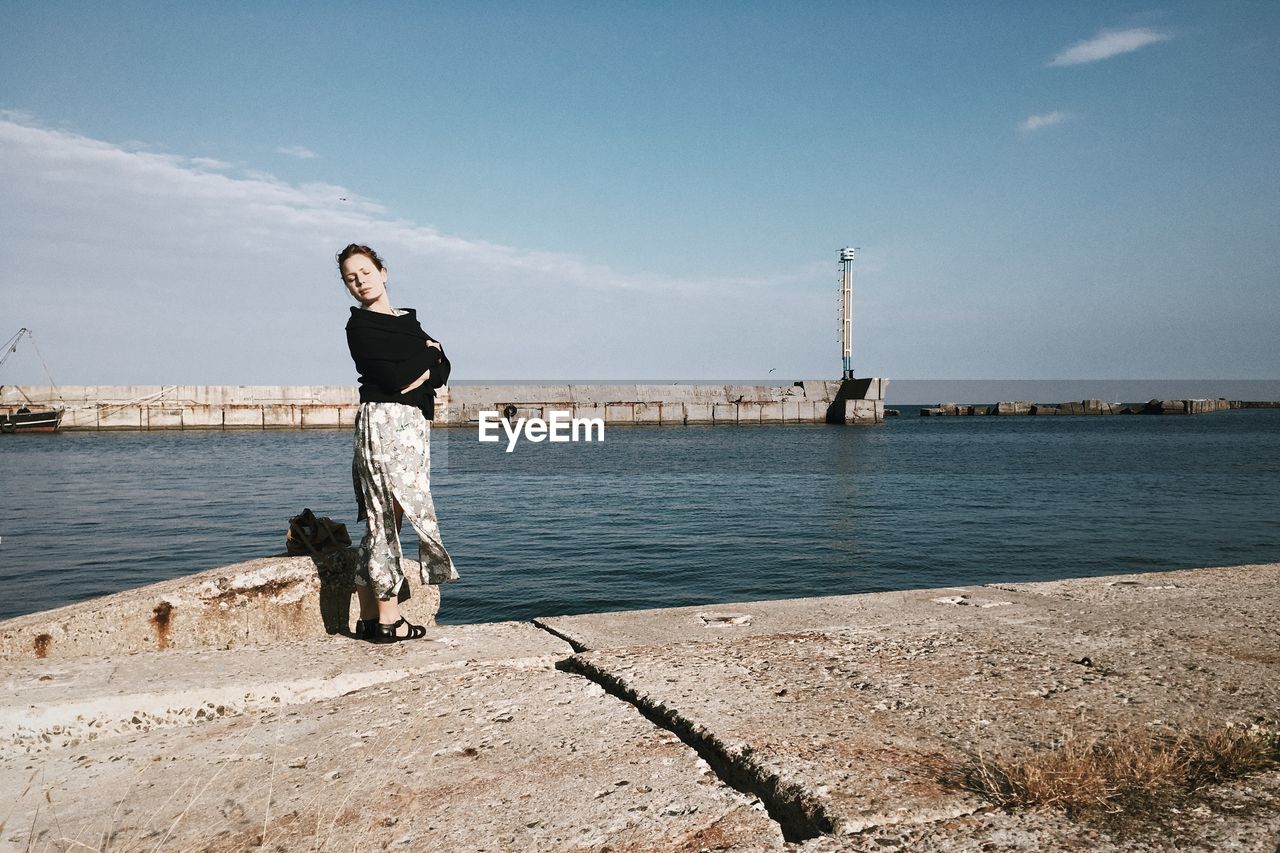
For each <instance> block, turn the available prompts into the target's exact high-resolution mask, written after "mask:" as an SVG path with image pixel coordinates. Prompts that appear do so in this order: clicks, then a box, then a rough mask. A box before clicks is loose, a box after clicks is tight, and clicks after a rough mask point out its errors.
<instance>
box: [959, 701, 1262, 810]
mask: <svg viewBox="0 0 1280 853" xmlns="http://www.w3.org/2000/svg"><path fill="white" fill-rule="evenodd" d="M1276 767H1280V736H1278V735H1277V733H1275V732H1270V731H1267V730H1264V729H1261V728H1258V727H1253V728H1250V729H1244V728H1239V727H1234V728H1232V727H1226V726H1223V725H1221V724H1211V723H1206V722H1198V723H1194V724H1190V725H1187V726H1184V727H1181V728H1178V729H1166V730H1163V731H1151V730H1147V729H1132V730H1128V731H1123V732H1120V733H1118V734H1114V735H1111V736H1108V737H1102V738H1088V739H1084V738H1072V737H1068V738H1066V739H1065V740H1064V741H1063V742H1062V743H1061V745H1059V746H1057V747H1056V748H1054V749H1051V750H1048V751H1046V752H1039V753H1034V754H1032V755H1030V756H1022V757H1010V758H1007V757H999V756H997V757H993V756H988V755H981V754H979V755H976V756H973V757H972V758H971V760H970V761H969V763H968V764H966V765H964V766H962V767H959V768H956V769H955V770H954V771H953V772H952V773H950V774H948V775H947V778H946V780H945V781H947V782H950V783H951V784H958V785H960V786H962V787H964V788H967V789H969V790H971V791H974V792H976V793H978V794H980V795H982V796H983V797H985V798H987V799H988V800H990V801H991V802H993V803H995V804H997V805H1000V806H1004V807H1007V808H1017V807H1021V808H1029V807H1040V806H1048V807H1053V808H1059V809H1063V810H1065V811H1068V812H1080V811H1088V810H1101V811H1104V812H1120V811H1128V812H1140V811H1143V810H1144V809H1143V807H1144V806H1147V807H1150V806H1152V805H1155V804H1157V803H1158V802H1160V801H1161V800H1162V799H1164V798H1167V797H1169V796H1184V795H1186V794H1187V793H1190V792H1193V791H1195V790H1196V789H1197V788H1200V787H1202V786H1204V785H1208V784H1212V783H1214V782H1222V781H1226V780H1229V779H1234V778H1237V777H1240V776H1244V775H1246V774H1249V773H1253V772H1257V771H1260V770H1267V769H1272V768H1276Z"/></svg>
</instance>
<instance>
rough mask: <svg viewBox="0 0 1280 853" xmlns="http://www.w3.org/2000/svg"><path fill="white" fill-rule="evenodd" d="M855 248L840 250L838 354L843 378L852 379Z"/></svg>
mask: <svg viewBox="0 0 1280 853" xmlns="http://www.w3.org/2000/svg"><path fill="white" fill-rule="evenodd" d="M857 252H858V250H857V249H856V248H844V249H841V250H840V356H841V361H842V364H843V367H844V375H843V378H845V379H853V261H854V258H855V257H856V256H857Z"/></svg>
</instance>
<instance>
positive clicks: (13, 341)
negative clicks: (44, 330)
mask: <svg viewBox="0 0 1280 853" xmlns="http://www.w3.org/2000/svg"><path fill="white" fill-rule="evenodd" d="M24 335H25V336H26V337H28V338H31V344H32V346H35V342H36V341H35V338H33V337H31V330H30V329H27V328H22V329H19V330H18V332H17V334H15V335H14V336H13V337H12V338H10V339H9V341H8V342H7V343H6V344H5V345H4V348H5V350H6V352H5V354H4V358H0V367H3V366H4V363H5V362H6V361H8V360H9V356H11V355H13V354H14V353H15V352H17V351H18V341H20V340H22V337H23V336H24ZM39 351H40V350H39V347H36V352H37V354H39ZM40 363H41V364H44V357H43V356H41V357H40ZM48 373H49V369H48V367H45V374H46V375H48ZM49 386H50V387H52V388H55V390H56V386H55V385H54V384H53V379H52V377H50V379H49ZM14 387H15V388H17V389H18V393H19V394H21V395H22V397H23V399H25V400H26V403H23V404H21V405H19V406H17V407H16V408H15V407H14V406H11V405H10V406H3V405H0V435H11V434H13V433H17V432H57V431H58V427H59V426H61V425H62V415H63V413H64V412H65V411H66V409H65V408H61V409H59V408H52V407H49V406H40V405H37V404H36V403H35V402H34V401H32V399H31V398H30V397H28V396H27V393H26V392H25V391H23V390H22V388H21V387H20V386H16V385H15V386H14ZM3 390H4V386H3V385H0V391H3ZM33 407H34V408H33Z"/></svg>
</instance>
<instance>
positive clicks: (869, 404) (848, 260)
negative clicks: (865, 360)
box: [827, 246, 889, 424]
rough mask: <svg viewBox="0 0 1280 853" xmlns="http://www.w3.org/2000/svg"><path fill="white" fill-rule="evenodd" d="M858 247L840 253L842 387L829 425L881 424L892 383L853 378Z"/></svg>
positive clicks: (834, 402) (884, 380) (829, 410)
mask: <svg viewBox="0 0 1280 853" xmlns="http://www.w3.org/2000/svg"><path fill="white" fill-rule="evenodd" d="M857 256H858V249H857V248H856V247H849V246H847V247H845V248H843V249H841V250H840V367H841V372H840V387H839V390H838V391H837V392H836V395H835V400H834V401H833V402H832V404H831V408H829V409H828V410H827V421H828V422H829V423H841V424H878V423H881V422H882V421H884V395H885V391H886V390H887V389H888V387H889V380H888V379H882V378H879V377H876V378H863V379H859V378H857V377H856V376H854V375H853V262H854V260H855V259H856V258H857Z"/></svg>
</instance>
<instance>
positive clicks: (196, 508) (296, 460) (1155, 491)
mask: <svg viewBox="0 0 1280 853" xmlns="http://www.w3.org/2000/svg"><path fill="white" fill-rule="evenodd" d="M910 413H911V410H908V411H907V412H904V417H901V418H898V419H896V420H891V421H890V422H888V423H886V424H885V425H884V426H883V427H863V428H855V427H828V426H818V425H814V426H809V425H806V426H774V427H754V428H751V427H743V428H729V427H688V428H670V427H662V428H623V427H609V428H608V430H607V434H606V439H607V440H606V441H605V442H604V443H603V444H556V445H550V444H546V443H542V444H528V443H521V444H520V445H518V446H517V447H516V449H515V451H514V452H513V453H510V454H507V453H504V452H503V445H491V444H484V445H482V444H479V443H478V442H477V441H476V434H475V432H474V431H473V430H470V429H452V430H444V429H441V430H436V431H435V433H434V436H433V452H434V454H435V457H434V461H433V466H434V468H433V470H434V474H435V479H434V483H435V486H434V493H435V497H436V503H437V507H438V510H439V514H440V521H441V526H442V529H443V532H444V537H445V544H446V546H447V547H448V548H449V550H450V552H451V553H452V554H453V557H454V560H455V562H456V563H457V565H458V567H459V570H460V572H461V573H462V576H463V580H462V581H461V582H459V583H455V584H451V585H449V586H446V587H445V589H444V604H443V607H442V610H441V614H440V620H441V621H442V622H476V621H490V620H500V619H524V618H529V617H532V616H535V615H552V614H561V613H579V612H585V611H593V610H606V609H627V608H639V607H657V606H674V605H683V604H699V603H707V602H725V601H735V600H746V599H759V598H786V597H794V596H809V595H830V594H837V593H854V592H871V591H880V590H886V589H900V588H907V587H932V586H946V585H950V584H960V583H975V582H984V581H993V580H1035V579H1049V578H1056V577H1066V576H1073V575H1088V574H1109V573H1115V572H1126V571H1134V570H1157V569H1172V568H1185V567H1193V566H1210V565H1228V564H1234V563H1246V562H1262V561H1277V560H1280V410H1259V411H1236V412H1222V413H1217V414H1211V415H1200V416H1195V417H1141V416H1135V417H1111V418H961V419H950V418H942V419H938V418H918V417H911V416H910ZM350 457H351V439H350V435H349V433H347V432H346V431H327V430H326V431H308V432H240V433H221V432H186V433H181V432H173V433H116V434H98V433H68V434H63V435H53V436H3V437H0V537H2V539H0V581H3V588H4V589H5V591H6V595H5V596H4V598H3V600H0V618H3V617H9V616H14V615H18V614H21V613H26V612H30V611H34V610H40V609H43V608H47V607H52V606H56V605H60V604H65V603H69V602H72V601H77V600H80V599H84V598H88V597H91V596H96V595H101V594H104V593H109V592H115V591H118V590H121V589H125V588H127V587H132V586H137V585H140V584H145V583H149V582H153V581H156V580H162V579H166V578H170V577H174V576H177V575H182V574H186V573H190V572H194V571H198V570H200V569H206V568H210V567H213V566H219V565H224V564H227V563H231V562H236V561H239V560H245V559H250V558H253V557H259V556H264V555H267V554H272V553H280V552H282V551H283V543H284V530H285V526H286V523H287V519H288V518H289V516H291V515H293V514H295V513H297V512H298V511H300V510H301V509H302V508H303V507H304V506H308V507H311V508H312V509H314V510H316V511H317V512H318V513H319V514H321V515H330V516H332V517H334V518H335V519H337V520H339V521H343V522H346V523H347V524H348V526H349V527H350V528H351V530H352V533H353V534H354V535H356V536H358V535H359V533H360V532H361V530H362V526H361V528H357V527H356V525H355V524H354V517H355V508H354V504H353V500H352V497H351V484H350V473H349V465H350ZM405 538H406V540H407V541H406V549H407V550H408V551H409V552H410V553H416V541H415V540H414V539H413V536H412V533H409V534H407V535H406V537H405Z"/></svg>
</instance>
